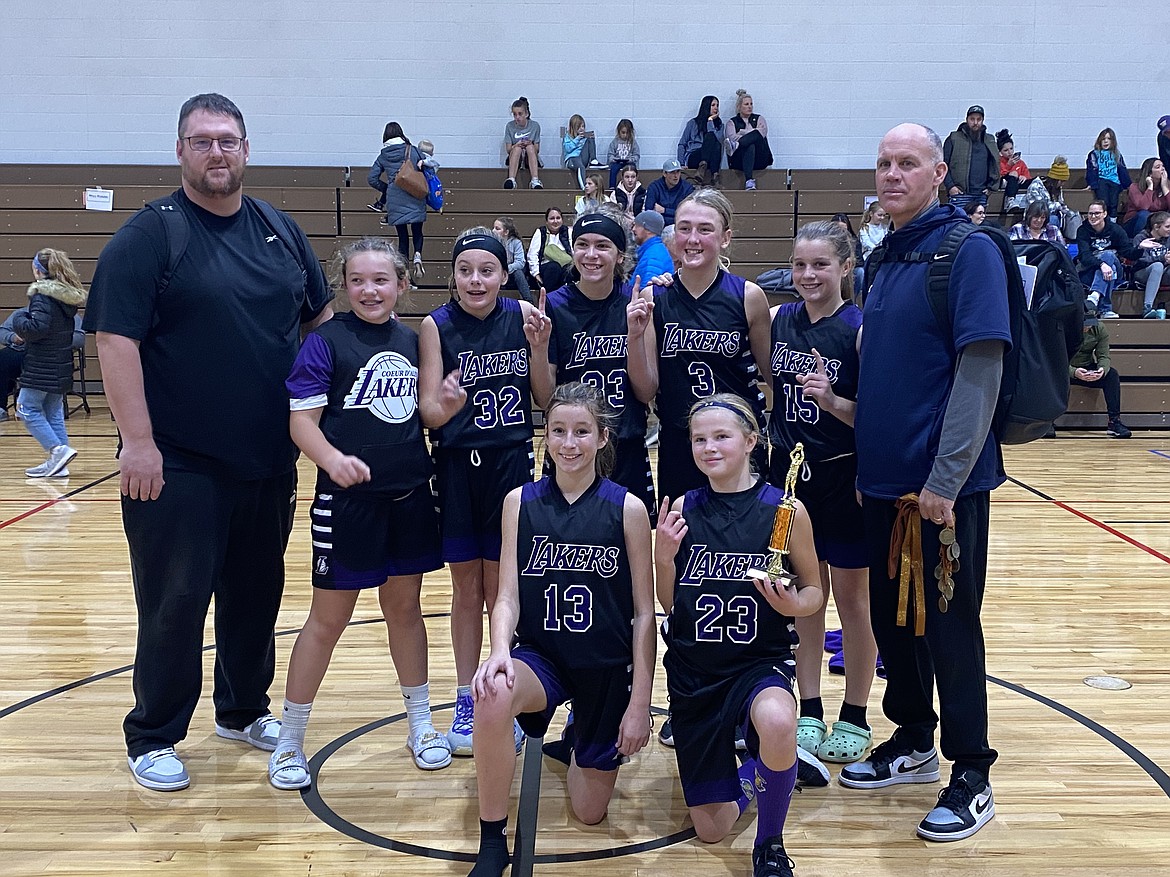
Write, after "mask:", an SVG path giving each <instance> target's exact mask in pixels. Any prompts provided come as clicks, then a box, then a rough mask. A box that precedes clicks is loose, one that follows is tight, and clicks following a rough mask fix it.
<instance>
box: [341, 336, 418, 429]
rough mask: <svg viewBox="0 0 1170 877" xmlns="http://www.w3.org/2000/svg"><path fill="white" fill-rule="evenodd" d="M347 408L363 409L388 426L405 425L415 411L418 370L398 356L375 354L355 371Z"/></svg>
mask: <svg viewBox="0 0 1170 877" xmlns="http://www.w3.org/2000/svg"><path fill="white" fill-rule="evenodd" d="M345 407H346V408H366V409H368V410H369V411H370V413H371V414H373V415H374V416H375V417H377V418H379V419H380V420H384V421H386V422H387V423H404V422H406V421H407V420H409V419H410V418H411V417H413V416H414V413H415V411H416V410H417V409H418V368H417V367H416V366H414V365H411V362H410V360H409V359H407V358H406V357H405V356H403V355H402V354H400V353H394V352H393V351H388V350H383V351H379V352H378V353H375V354H374V355H373V356H371V357H370V359H369V361H368V362H367V363H366V364H365V365H364V366H362V367H361V368H360V369H358V372H357V376H356V377H355V378H354V382H353V386H352V387H350V390H349V393H348V394H347V395H346V397H345Z"/></svg>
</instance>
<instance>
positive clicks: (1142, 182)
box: [1121, 158, 1170, 235]
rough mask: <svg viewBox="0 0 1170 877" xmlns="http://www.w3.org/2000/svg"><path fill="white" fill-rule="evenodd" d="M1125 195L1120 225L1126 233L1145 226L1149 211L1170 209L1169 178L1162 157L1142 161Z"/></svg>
mask: <svg viewBox="0 0 1170 877" xmlns="http://www.w3.org/2000/svg"><path fill="white" fill-rule="evenodd" d="M1127 196H1128V197H1127V198H1126V201H1125V217H1124V218H1123V219H1122V221H1121V227H1122V228H1124V229H1125V233H1126V234H1128V235H1135V234H1137V233H1138V232H1140V231H1141V230H1142V229H1143V228H1145V227H1146V220H1147V219H1149V218H1150V214H1151V213H1156V212H1157V211H1159V210H1170V179H1167V174H1166V165H1164V164H1163V163H1162V159H1160V158H1147V159H1146V160H1145V161H1144V162H1142V170H1141V173H1139V174H1138V178H1137V179H1136V180H1134V181H1133V182H1132V183H1130V184H1129V190H1128V193H1127Z"/></svg>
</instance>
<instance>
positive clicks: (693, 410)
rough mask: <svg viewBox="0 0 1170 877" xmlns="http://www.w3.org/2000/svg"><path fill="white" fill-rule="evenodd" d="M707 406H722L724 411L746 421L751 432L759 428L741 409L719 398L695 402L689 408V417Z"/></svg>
mask: <svg viewBox="0 0 1170 877" xmlns="http://www.w3.org/2000/svg"><path fill="white" fill-rule="evenodd" d="M707 408H722V409H723V410H724V411H730V412H731V413H732V414H734V415H735V416H736V417H738V418H739V419H740V420H742V421H743V422H744V423H746V424H747V425H748V428H749V429H751V430H752V432H755V431H756V430H757V429H759V427H758V426H756V424H754V423H752V422H751V420H750V419H749V418H748V416H747V415H746V414H744V413H743V412H742V411H740V410H739V409H738V408H736V407H735V406H734V405H729V404H727V403H726V402H721V401H720V400H719V399H707V400H705V401H702V402H696V403H695V405H694V407H693V408H691V417H694V416H695V415H696V414H698V413H699V412H700V411H703V410H705V409H707Z"/></svg>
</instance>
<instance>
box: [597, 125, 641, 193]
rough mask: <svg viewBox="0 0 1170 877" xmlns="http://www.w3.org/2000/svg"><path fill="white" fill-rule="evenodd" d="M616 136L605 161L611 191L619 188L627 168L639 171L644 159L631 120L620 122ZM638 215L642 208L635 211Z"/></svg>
mask: <svg viewBox="0 0 1170 877" xmlns="http://www.w3.org/2000/svg"><path fill="white" fill-rule="evenodd" d="M615 135H616V136H614V138H613V140H611V141H609V147H608V148H607V149H606V150H605V161H606V164H608V165H609V187H610V188H611V189H612V188H614V187H615V186H617V182H618V177H619V176H620V175H621V174H622V173H623V171H624V169H625V168H626V167H627V166H632V167H633V168H634V170H637V169H638V163H639V162H640V161H641V159H642V153H641V150H640V149H638V141H637V140H635V139H634V123H633V122H631V121H630V120H629V119H622V120H620V121H619V122H618V123H617V131H616V132H615ZM637 213H641V208H639V209H638V210H637V211H635V215H637Z"/></svg>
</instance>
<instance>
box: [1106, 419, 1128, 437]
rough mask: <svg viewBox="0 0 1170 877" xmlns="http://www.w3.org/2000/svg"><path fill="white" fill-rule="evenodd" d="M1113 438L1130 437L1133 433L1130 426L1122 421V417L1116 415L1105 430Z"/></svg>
mask: <svg viewBox="0 0 1170 877" xmlns="http://www.w3.org/2000/svg"><path fill="white" fill-rule="evenodd" d="M1105 431H1106V432H1107V433H1109V435H1110V436H1111V437H1113V438H1129V437H1130V436H1131V435H1133V433H1132V432H1130V431H1129V427H1128V426H1126V425H1125V424H1124V423H1122V422H1121V418H1120V417H1115V418H1113V419H1112V420H1110V421H1109V427H1108V428H1107V429H1106V430H1105Z"/></svg>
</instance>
